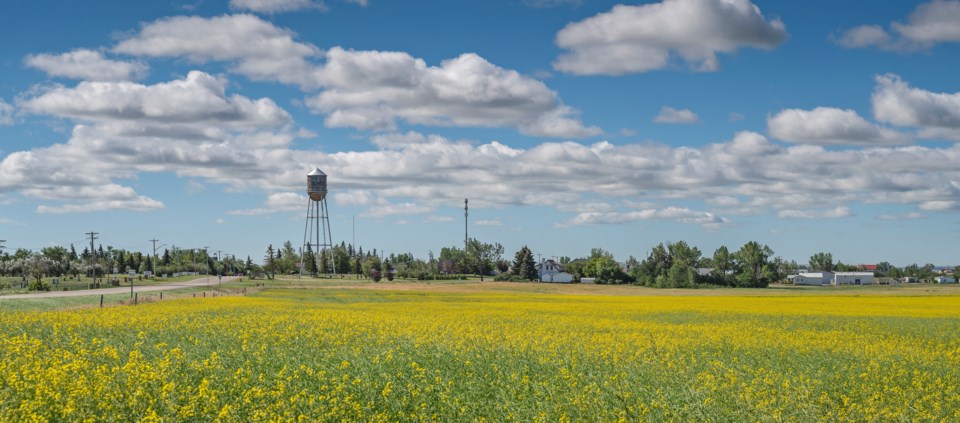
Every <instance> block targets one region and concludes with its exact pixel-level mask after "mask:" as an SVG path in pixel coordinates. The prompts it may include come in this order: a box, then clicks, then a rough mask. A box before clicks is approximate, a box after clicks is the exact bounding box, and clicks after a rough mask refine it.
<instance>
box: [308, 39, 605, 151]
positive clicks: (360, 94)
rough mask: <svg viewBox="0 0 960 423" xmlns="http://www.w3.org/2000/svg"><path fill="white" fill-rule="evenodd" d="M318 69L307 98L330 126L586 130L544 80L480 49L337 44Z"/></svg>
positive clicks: (558, 133) (581, 133) (590, 131)
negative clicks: (424, 50) (423, 52)
mask: <svg viewBox="0 0 960 423" xmlns="http://www.w3.org/2000/svg"><path fill="white" fill-rule="evenodd" d="M326 59H327V62H326V64H325V65H324V66H323V67H322V68H320V69H319V70H318V72H317V78H318V80H319V81H320V84H321V85H322V86H323V87H324V88H325V90H324V91H323V92H321V93H320V94H319V95H316V96H314V97H311V98H309V99H307V105H308V106H310V108H311V109H312V110H313V111H315V112H318V113H324V114H326V115H327V117H326V124H327V126H331V127H351V128H357V129H366V130H393V129H395V128H396V121H397V120H398V119H400V120H403V121H406V122H408V123H410V124H415V125H430V126H482V127H516V128H518V129H519V130H520V132H522V133H524V134H527V135H532V136H542V137H585V136H592V135H598V134H599V133H601V130H600V129H599V128H596V127H586V126H584V125H583V124H582V123H581V122H580V120H579V117H578V112H577V111H575V110H574V109H572V108H570V107H568V106H566V105H564V104H563V103H561V102H560V100H559V98H558V96H557V94H556V92H554V91H552V90H550V89H549V88H547V86H546V85H545V84H543V83H542V82H540V81H538V80H535V79H532V78H529V77H526V76H523V75H520V74H519V73H518V72H516V71H513V70H508V69H504V68H501V67H498V66H496V65H494V64H492V63H490V62H488V61H486V60H485V59H483V58H482V57H480V56H478V55H476V54H471V53H468V54H463V55H461V56H459V57H457V58H455V59H450V60H446V61H444V62H442V63H441V64H440V66H428V65H427V64H426V63H425V62H424V61H423V60H422V59H417V58H414V57H412V56H410V55H409V54H407V53H403V52H382V51H353V50H344V49H341V48H339V47H334V48H332V49H330V50H329V51H328V52H327V55H326Z"/></svg>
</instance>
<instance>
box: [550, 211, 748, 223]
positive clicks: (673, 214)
mask: <svg viewBox="0 0 960 423" xmlns="http://www.w3.org/2000/svg"><path fill="white" fill-rule="evenodd" d="M643 220H675V221H678V222H681V223H692V224H697V225H700V226H703V227H705V228H717V227H719V226H721V225H724V224H727V223H730V220H729V219H727V218H724V217H720V216H716V215H714V214H713V213H710V212H705V211H697V210H691V209H688V208H684V207H667V208H663V209H646V210H637V211H628V212H585V213H580V214H578V215H576V216H575V217H573V218H572V219H570V220H568V221H567V222H565V223H563V224H562V225H561V226H574V225H600V224H623V223H630V222H637V221H643Z"/></svg>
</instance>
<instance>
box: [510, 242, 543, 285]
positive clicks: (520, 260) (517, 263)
mask: <svg viewBox="0 0 960 423" xmlns="http://www.w3.org/2000/svg"><path fill="white" fill-rule="evenodd" d="M513 273H514V274H515V275H517V277H520V278H523V279H526V280H528V281H532V280H534V279H537V263H536V262H535V261H534V260H533V251H530V248H529V247H527V246H526V245H524V246H523V248H520V250H519V251H517V253H516V254H514V256H513Z"/></svg>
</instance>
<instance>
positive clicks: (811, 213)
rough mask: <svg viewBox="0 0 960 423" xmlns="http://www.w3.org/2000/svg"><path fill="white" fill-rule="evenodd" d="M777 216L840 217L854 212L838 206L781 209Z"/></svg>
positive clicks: (851, 214)
mask: <svg viewBox="0 0 960 423" xmlns="http://www.w3.org/2000/svg"><path fill="white" fill-rule="evenodd" d="M777 216H778V217H784V218H792V219H839V218H841V217H850V216H853V212H852V211H851V210H850V208H849V207H846V206H838V207H836V208H832V209H800V210H780V212H778V213H777Z"/></svg>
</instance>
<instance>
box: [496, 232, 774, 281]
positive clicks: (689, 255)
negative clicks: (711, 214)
mask: <svg viewBox="0 0 960 423" xmlns="http://www.w3.org/2000/svg"><path fill="white" fill-rule="evenodd" d="M532 255H533V253H532V252H531V251H530V249H529V248H528V247H526V246H524V247H523V248H521V249H520V251H518V252H517V254H516V256H515V257H514V262H513V265H512V266H511V267H510V271H509V272H508V273H506V274H504V275H501V276H500V278H499V279H501V280H535V279H537V278H538V277H539V276H540V275H539V274H538V272H537V271H536V269H535V266H536V265H535V262H533V258H532ZM559 263H560V264H561V265H563V268H564V271H565V272H567V273H570V274H572V275H573V277H574V280H576V281H579V280H581V279H583V278H592V279H593V280H594V283H598V284H635V285H642V286H650V287H657V288H695V287H698V286H701V285H718V286H732V287H750V288H762V287H766V286H768V285H769V284H770V283H772V282H776V281H778V280H780V279H782V278H783V277H785V276H786V274H785V273H784V271H786V270H787V268H788V265H787V264H786V263H785V262H784V261H783V260H782V259H780V258H778V257H773V250H771V249H770V247H768V246H766V245H761V244H760V243H757V242H755V241H751V242H748V243H746V244H744V245H743V246H742V247H740V249H739V250H737V251H734V252H730V251H729V249H728V248H727V247H725V246H722V247H720V248H718V249H717V250H716V251H714V253H713V255H712V256H709V257H707V256H704V255H703V253H702V252H701V251H700V249H699V248H697V247H692V246H690V245H688V244H687V243H686V242H684V241H679V242H671V243H666V244H659V245H657V246H656V247H654V248H653V250H652V251H651V252H650V254H649V255H648V256H647V257H646V258H645V259H644V260H642V261H639V260H637V259H636V258H634V257H633V256H631V257H630V258H629V259H627V261H626V263H625V264H621V263H619V262H618V261H617V260H616V258H615V257H614V256H613V254H611V253H610V252H608V251H605V250H603V249H602V248H594V249H593V250H591V251H590V256H589V257H584V258H578V259H571V258H570V257H560V258H559Z"/></svg>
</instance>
